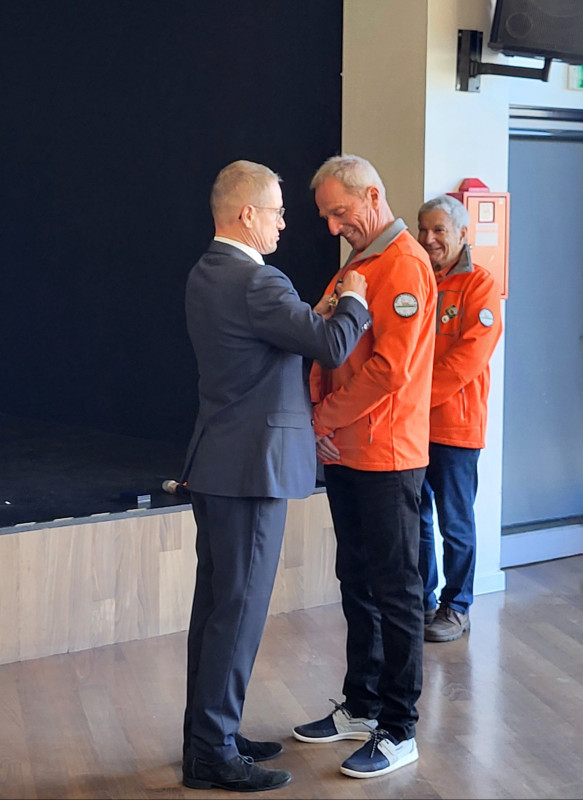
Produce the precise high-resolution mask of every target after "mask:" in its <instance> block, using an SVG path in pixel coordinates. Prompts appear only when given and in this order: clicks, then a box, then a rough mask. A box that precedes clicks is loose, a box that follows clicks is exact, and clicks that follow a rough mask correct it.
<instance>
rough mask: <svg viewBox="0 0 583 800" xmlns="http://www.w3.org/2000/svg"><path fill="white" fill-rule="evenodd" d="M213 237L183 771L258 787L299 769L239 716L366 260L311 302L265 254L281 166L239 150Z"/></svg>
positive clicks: (203, 344) (186, 778)
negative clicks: (281, 766)
mask: <svg viewBox="0 0 583 800" xmlns="http://www.w3.org/2000/svg"><path fill="white" fill-rule="evenodd" d="M211 209H212V213H213V219H214V223H215V237H214V240H213V241H212V242H211V244H210V246H209V249H208V251H207V252H206V253H205V254H204V255H203V256H202V257H201V258H200V260H199V261H198V262H197V264H195V266H194V267H193V268H192V270H191V272H190V275H189V277H188V281H187V287H186V317H187V325H188V332H189V336H190V339H191V342H192V346H193V348H194V353H195V356H196V361H197V365H198V372H199V382H198V392H199V411H198V416H197V419H196V424H195V429H194V434H193V437H192V440H191V443H190V446H189V449H188V452H187V457H186V464H185V468H184V471H183V475H182V480H183V481H186V485H187V488H188V489H189V491H190V492H191V496H192V506H193V511H194V516H195V520H196V526H197V540H196V552H197V558H198V565H197V572H196V586H195V592H194V600H193V605H192V616H191V621H190V628H189V633H188V667H187V699H186V710H185V715H184V754H183V783H184V785H185V786H188V787H190V788H195V789H208V788H211V787H217V788H220V789H229V790H232V791H240V792H244V791H247V792H251V791H261V790H265V789H275V788H278V787H279V786H284V785H285V784H286V783H288V782H289V781H290V779H291V775H290V774H289V773H288V772H286V771H285V770H267V769H263V768H261V767H258V766H257V765H256V764H255V763H254V762H255V761H265V760H268V759H270V758H274V757H275V756H276V755H278V754H279V753H280V752H281V750H282V747H281V745H280V744H279V742H255V741H250V740H249V739H246V738H245V737H244V736H243V735H242V734H241V733H240V732H239V726H240V723H241V717H242V713H243V704H244V701H245V693H246V690H247V685H248V682H249V679H250V676H251V670H252V668H253V663H254V661H255V656H256V654H257V649H258V647H259V643H260V640H261V636H262V633H263V628H264V624H265V619H266V617H267V612H268V607H269V602H270V598H271V593H272V589H273V583H274V580H275V575H276V570H277V564H278V561H279V555H280V551H281V544H282V538H283V531H284V527H285V517H286V509H287V498H290V497H295V498H300V497H307V496H308V495H310V494H311V493H312V491H313V490H314V487H315V478H316V451H315V439H314V433H313V428H312V415H311V402H310V397H309V389H308V383H307V375H308V366H309V363H310V362H309V361H308V359H310V360H312V359H313V360H316V361H318V362H319V363H321V364H322V365H323V366H325V367H327V368H328V369H333V368H335V367H337V366H339V365H340V364H342V363H343V361H344V360H345V359H346V357H347V356H348V355H349V353H350V352H351V351H352V350H353V348H354V347H355V345H356V343H357V342H358V340H359V339H360V336H361V335H362V333H363V332H364V331H365V330H367V329H368V328H369V327H370V325H371V320H370V317H369V314H368V310H367V308H368V306H367V303H366V299H365V291H366V281H365V279H364V278H363V277H362V275H360V274H359V273H358V272H356V271H352V272H351V273H350V276H349V277H348V279H347V280H346V281H345V282H344V283H343V284H342V286H340V287H338V295H339V296H338V297H334V298H333V299H332V304H331V305H333V306H335V308H334V314H333V316H332V315H331V314H330V313H328V312H329V310H331V309H330V306H329V298H328V297H325V298H322V300H321V301H320V302H319V303H318V305H317V306H316V308H315V309H314V310H313V309H312V308H311V307H310V306H309V304H307V303H304V302H302V300H300V298H299V296H298V294H297V292H296V290H295V289H294V287H293V285H292V283H291V281H290V280H289V279H288V278H287V277H286V275H284V273H283V272H281V271H280V270H278V269H277V268H276V267H272V266H269V265H266V264H265V262H264V260H263V258H262V256H263V255H267V254H269V253H273V252H274V251H275V250H276V248H277V242H278V239H279V235H280V232H281V231H282V230H283V229H284V228H285V223H284V221H283V215H284V211H285V209H284V208H283V206H282V193H281V187H280V178H279V176H278V175H277V174H276V173H274V172H272V171H271V170H270V169H269V168H268V167H265V166H263V165H261V164H256V163H253V162H249V161H236V162H234V163H232V164H229V165H228V166H227V167H225V168H224V169H223V170H221V172H220V173H219V175H218V176H217V179H216V181H215V183H214V186H213V189H212V193H211Z"/></svg>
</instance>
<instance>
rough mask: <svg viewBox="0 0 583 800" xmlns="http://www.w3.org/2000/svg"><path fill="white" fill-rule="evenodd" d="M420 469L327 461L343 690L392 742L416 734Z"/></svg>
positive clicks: (352, 709) (419, 646)
mask: <svg viewBox="0 0 583 800" xmlns="http://www.w3.org/2000/svg"><path fill="white" fill-rule="evenodd" d="M424 473H425V469H414V470H404V471H402V472H366V471H363V470H355V469H350V468H349V467H341V466H338V465H329V466H326V467H325V476H326V490H327V493H328V500H329V502H330V510H331V513H332V519H333V521H334V531H335V534H336V541H337V552H336V575H337V577H338V579H339V581H340V590H341V594H342V609H343V611H344V616H345V617H346V622H347V637H346V661H347V670H346V676H345V679H344V686H343V692H344V695H345V697H346V706H347V708H348V710H349V711H350V712H351V713H352V714H353V715H354V716H356V717H367V718H369V719H375V718H376V719H378V720H379V725H380V727H381V728H383V729H384V730H386V731H387V732H388V733H389V734H390V735H391V736H392V737H393V738H394V739H395V740H396V741H402V740H403V739H410V738H412V737H413V736H414V735H415V723H416V722H417V720H418V718H419V714H418V711H417V708H416V706H415V704H416V702H417V700H418V698H419V695H420V694H421V685H422V668H423V665H422V658H423V583H422V581H421V576H420V574H419V566H418V565H419V503H420V499H421V484H422V483H423V476H424Z"/></svg>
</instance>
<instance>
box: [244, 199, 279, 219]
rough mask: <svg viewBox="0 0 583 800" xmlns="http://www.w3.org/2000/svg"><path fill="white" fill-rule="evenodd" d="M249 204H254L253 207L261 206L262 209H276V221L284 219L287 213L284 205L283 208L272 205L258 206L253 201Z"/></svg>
mask: <svg viewBox="0 0 583 800" xmlns="http://www.w3.org/2000/svg"><path fill="white" fill-rule="evenodd" d="M249 205H250V206H253V208H259V209H261V211H275V219H276V221H278V220H280V219H283V215H284V214H285V208H284V207H283V206H282V207H281V208H272V207H271V206H256V205H254V204H253V203H249Z"/></svg>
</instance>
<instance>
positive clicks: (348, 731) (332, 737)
mask: <svg viewBox="0 0 583 800" xmlns="http://www.w3.org/2000/svg"><path fill="white" fill-rule="evenodd" d="M330 702H331V703H334V711H333V712H332V713H331V714H329V715H328V716H327V717H324V719H319V720H316V722H307V723H306V724H305V725H298V726H297V727H296V728H294V729H293V735H294V736H295V738H296V739H299V740H300V742H338V741H340V740H341V739H362V740H365V739H368V737H369V736H370V734H371V732H372V731H373V730H374V729H375V728H376V727H377V725H378V722H377V721H376V719H366V718H365V717H353V716H352V714H351V713H350V711H349V710H348V709H347V708H346V706H345V705H344V703H337V702H336V700H330Z"/></svg>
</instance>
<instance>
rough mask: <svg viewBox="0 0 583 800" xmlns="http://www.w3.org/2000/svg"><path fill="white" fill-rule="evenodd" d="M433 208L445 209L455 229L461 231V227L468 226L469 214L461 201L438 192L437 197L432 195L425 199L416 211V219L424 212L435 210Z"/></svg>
mask: <svg viewBox="0 0 583 800" xmlns="http://www.w3.org/2000/svg"><path fill="white" fill-rule="evenodd" d="M435 209H441V210H442V211H445V213H446V214H447V216H448V217H449V218H450V220H451V222H452V224H453V226H454V228H455V229H456V230H457V231H461V229H462V228H469V226H470V215H469V214H468V209H467V208H466V207H465V206H464V204H463V203H460V201H459V200H457V199H456V198H455V197H452V196H451V195H450V194H440V195H438V196H437V197H433V198H432V199H431V200H427V202H426V203H423V205H422V206H421V208H420V209H419V211H418V212H417V220H418V221H419V219H420V217H421V214H426V213H427V212H428V211H435Z"/></svg>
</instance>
